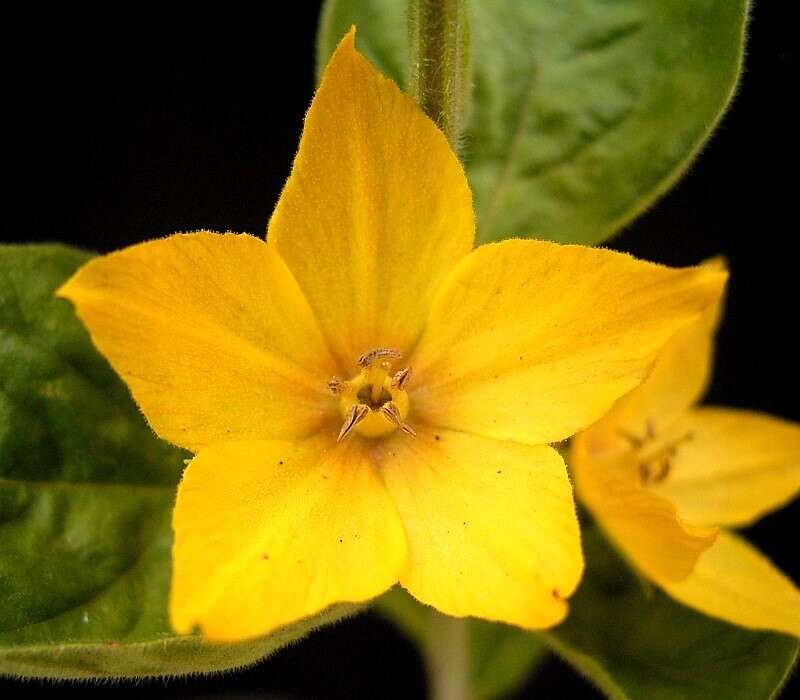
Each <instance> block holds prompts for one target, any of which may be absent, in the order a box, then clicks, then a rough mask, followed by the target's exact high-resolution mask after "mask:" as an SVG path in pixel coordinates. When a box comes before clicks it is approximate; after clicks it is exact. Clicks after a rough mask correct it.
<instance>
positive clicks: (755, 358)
mask: <svg viewBox="0 0 800 700" xmlns="http://www.w3.org/2000/svg"><path fill="white" fill-rule="evenodd" d="M267 5H268V3H265V4H264V7H266V6H267ZM281 5H283V8H282V9H281V11H280V12H278V11H277V10H275V14H271V15H269V16H267V15H265V14H262V13H263V11H264V9H263V7H262V9H261V12H262V13H259V12H257V11H255V10H253V11H251V10H249V9H243V8H242V7H241V6H235V5H233V6H232V5H225V6H219V7H212V6H200V5H194V6H191V7H190V6H189V5H187V6H186V7H185V8H184V9H181V8H180V7H179V6H177V5H175V6H170V7H169V8H168V7H145V6H144V5H142V4H140V3H137V4H134V3H118V4H115V5H111V4H109V5H108V6H107V7H106V9H104V10H98V9H97V8H92V9H91V10H89V9H88V8H86V7H85V6H84V8H83V9H81V8H78V7H72V6H70V8H69V10H68V11H67V10H64V9H62V10H53V9H52V8H48V7H46V6H31V7H30V9H29V10H27V11H25V12H24V13H19V14H17V15H14V16H12V15H10V14H6V16H5V21H4V24H5V28H4V30H3V34H4V36H3V42H2V43H3V48H2V51H3V67H4V70H3V83H2V94H3V103H4V107H3V113H4V115H5V116H6V117H7V118H10V124H9V125H7V126H6V127H5V129H4V139H3V140H4V156H5V157H4V158H3V161H4V171H5V175H6V178H7V179H8V180H9V182H8V184H7V185H6V187H5V195H6V196H5V197H4V200H5V201H4V204H3V216H2V219H1V220H2V229H3V240H4V242H29V241H61V242H65V243H71V244H75V245H79V246H82V247H86V248H90V249H95V250H98V251H109V250H113V249H115V248H119V247H121V246H124V245H127V244H130V243H135V242H138V241H141V240H144V239H147V238H151V237H155V236H161V235H164V234H168V233H171V232H174V231H179V230H183V231H186V230H194V229H200V228H209V229H214V230H227V229H230V230H234V231H248V232H250V233H254V234H263V232H264V230H265V227H266V222H267V219H268V216H269V213H270V211H271V210H272V207H273V206H274V203H275V201H276V198H277V196H278V193H279V191H280V188H281V186H282V184H283V181H284V179H285V177H286V176H287V174H288V172H289V167H290V163H291V158H292V156H293V154H294V149H295V147H296V144H297V139H298V137H299V134H300V129H301V124H302V117H303V114H304V111H305V109H306V108H307V106H308V103H309V101H310V98H311V94H312V90H313V40H314V33H315V30H316V17H317V11H318V3H315V2H296V3H294V5H292V6H291V7H289V9H287V6H288V4H284V3H281ZM791 5H792V3H775V2H772V3H769V2H766V0H761V2H757V3H756V5H755V8H754V10H753V13H752V22H751V24H750V37H749V41H748V56H747V61H746V70H745V74H744V78H743V80H742V84H741V86H740V90H739V93H738V95H737V97H736V100H735V101H734V104H733V107H732V109H731V110H730V111H729V113H728V115H727V116H726V118H725V120H724V121H723V123H722V126H721V128H720V129H719V131H718V132H717V134H716V135H715V136H714V138H713V140H712V141H711V143H710V144H709V145H708V146H707V147H706V148H705V150H704V152H703V153H702V155H701V156H700V158H699V159H698V161H697V162H696V163H695V164H694V165H693V166H692V168H691V170H690V172H689V173H688V174H687V175H686V176H685V177H684V178H683V180H682V181H681V183H680V184H678V185H677V187H676V188H675V189H673V190H672V191H671V192H670V193H669V194H668V195H666V196H665V197H664V198H663V199H661V200H660V202H659V203H658V204H657V205H656V206H655V207H654V208H653V209H651V210H650V211H649V212H647V213H646V214H645V215H643V216H642V217H641V218H640V219H639V220H638V221H637V222H635V223H634V224H633V225H632V226H630V227H629V228H628V229H627V230H626V231H625V232H624V233H623V234H622V235H620V236H619V237H617V238H616V239H615V240H614V241H613V242H612V243H611V245H613V246H614V247H617V248H620V249H624V250H628V251H630V252H633V253H634V254H636V255H638V256H641V257H646V258H650V259H653V260H657V261H660V262H664V263H669V264H674V265H683V264H692V263H696V262H698V261H700V260H702V259H704V258H706V257H709V256H711V255H713V254H717V253H722V254H724V255H725V256H726V257H727V258H728V260H729V263H730V266H731V268H732V272H733V276H732V281H731V285H730V294H729V301H728V313H727V316H726V318H725V321H724V323H723V326H722V330H721V333H720V338H719V350H718V360H717V366H716V376H715V379H714V383H713V386H712V388H711V393H710V397H709V400H710V401H712V402H715V403H723V404H727V405H732V406H740V407H748V408H753V409H758V410H762V411H769V412H772V413H775V414H778V415H782V416H784V417H787V418H790V419H793V420H798V421H800V407H798V403H797V400H796V392H797V388H798V376H800V368H798V363H797V340H796V331H797V328H796V326H797V312H796V307H795V296H796V295H795V289H796V282H797V280H796V278H797V274H798V272H797V264H798V263H797V253H798V245H797V227H796V224H795V221H796V219H795V213H796V211H797V207H798V201H799V200H800V197H799V196H798V193H797V191H796V188H797V174H796V169H797V161H798V149H797V147H796V141H795V128H796V111H795V108H793V107H790V101H791V98H792V97H795V94H793V93H796V92H797V78H796V70H797V53H796V47H795V43H794V42H795V36H794V34H795V32H794V28H795V27H796V24H794V23H793V22H792V21H791V19H790V14H791ZM798 524H800V507H799V506H798V505H797V504H795V505H793V506H790V507H789V508H786V509H784V510H783V511H781V512H779V513H776V514H774V515H771V516H768V517H767V518H765V519H764V520H762V521H761V522H760V523H759V524H758V525H757V526H755V527H754V528H751V529H750V530H749V531H748V533H747V534H748V536H749V537H750V538H751V540H753V541H755V542H757V543H758V544H759V546H760V547H761V548H762V549H763V550H764V551H765V552H766V553H767V554H768V555H769V556H770V557H771V558H772V559H773V560H774V561H775V562H776V563H777V564H778V565H780V566H781V568H783V570H784V571H786V572H787V573H788V574H789V575H790V576H791V577H792V578H793V579H794V580H795V581H798V580H800V558H798V556H797V549H796V544H795V542H796V540H795V533H796V532H797V528H798ZM53 687H54V686H50V685H47V684H40V683H31V684H27V685H24V686H20V685H14V684H12V683H10V682H5V684H3V683H2V682H0V690H8V691H11V693H10V697H18V696H20V695H28V694H33V693H37V692H41V689H42V688H46V689H51V688H53ZM791 687H792V688H793V689H794V691H795V692H796V691H798V690H799V689H800V683H798V682H797V679H795V681H794V683H793V684H792V686H791ZM58 688H59V689H58V690H55V691H52V690H51V692H56V694H71V693H73V692H75V693H80V695H82V696H85V695H87V694H88V695H89V696H100V695H103V696H105V695H106V694H109V691H110V688H109V687H108V686H106V687H104V688H97V687H94V688H93V687H91V686H89V687H81V688H80V689H78V688H76V687H75V686H72V687H70V686H60V687H58ZM12 689H13V690H12ZM113 693H114V694H115V695H118V696H127V697H138V696H140V695H147V696H149V697H183V696H191V697H201V696H202V697H215V696H217V695H219V694H222V693H231V694H233V696H235V697H266V696H270V697H276V696H279V697H314V698H353V697H385V698H389V697H398V698H399V697H421V696H423V694H424V678H423V675H422V670H421V667H420V663H419V660H418V658H417V656H416V652H415V650H414V649H413V647H412V646H411V645H409V644H408V643H407V642H405V641H404V640H403V639H402V638H401V637H400V636H398V635H397V634H396V633H395V632H394V631H393V629H392V628H391V627H390V626H389V625H388V624H387V623H385V622H382V621H381V620H380V619H378V618H377V617H375V616H373V615H364V616H361V617H359V618H357V619H355V620H352V621H348V622H345V623H342V624H339V625H336V626H334V627H332V628H328V629H325V630H322V631H320V632H318V633H316V634H315V635H312V637H311V638H309V639H307V640H305V641H304V642H302V644H300V645H298V646H295V647H293V648H290V649H287V650H284V651H282V652H280V653H278V654H277V655H276V656H274V657H273V658H271V659H270V660H268V661H266V662H264V663H262V664H260V665H258V666H257V667H255V668H253V669H251V670H248V671H245V672H242V673H238V674H234V675H231V676H226V677H223V678H216V679H210V680H208V679H206V680H203V679H199V680H189V681H174V682H169V683H167V682H148V683H144V684H137V685H122V686H118V687H117V688H116V689H115V690H114V691H113ZM570 693H572V694H575V693H577V694H578V696H579V697H594V694H593V691H591V690H590V689H589V688H588V686H587V685H586V684H585V683H584V682H583V681H582V680H580V679H578V678H577V676H575V675H574V674H573V673H572V671H570V670H569V669H567V667H565V666H564V665H562V664H561V663H560V662H558V661H555V660H554V661H552V662H550V663H548V664H547V665H546V666H545V668H544V670H543V672H542V673H540V674H539V676H538V677H537V678H536V679H534V680H532V681H531V682H530V683H529V685H528V686H527V687H526V688H525V689H524V691H522V693H521V694H520V695H519V697H538V698H557V697H564V696H566V695H567V694H570ZM791 694H792V692H791V691H787V697H788V696H790V695H791ZM226 696H227V695H226Z"/></svg>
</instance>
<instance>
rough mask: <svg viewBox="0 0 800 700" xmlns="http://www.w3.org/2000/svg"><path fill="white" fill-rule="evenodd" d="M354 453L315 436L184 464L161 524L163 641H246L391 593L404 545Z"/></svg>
mask: <svg viewBox="0 0 800 700" xmlns="http://www.w3.org/2000/svg"><path fill="white" fill-rule="evenodd" d="M363 448H364V444H363V443H360V442H358V441H355V440H350V441H347V442H343V443H341V444H339V445H334V444H331V442H330V441H329V439H328V438H323V437H316V438H309V439H307V440H305V441H302V442H295V443H291V442H277V441H275V442H272V441H270V442H238V443H227V444H221V445H215V446H213V447H210V448H208V449H207V450H203V451H202V452H201V453H200V454H199V455H198V456H197V457H195V458H194V459H193V460H192V462H191V464H190V465H189V467H188V468H187V469H186V472H185V474H184V477H183V481H182V482H181V485H180V488H179V490H178V501H177V505H176V507H175V514H174V517H173V526H174V529H175V545H174V548H173V578H172V591H171V596H170V617H171V621H172V625H173V627H174V628H175V630H176V631H178V632H179V633H186V632H189V631H191V629H192V628H193V627H194V626H195V625H198V626H199V627H200V628H201V630H202V632H203V634H204V635H205V636H206V637H208V638H209V639H212V640H237V639H245V638H250V637H256V636H259V635H263V634H267V633H268V632H270V631H272V630H274V629H276V628H278V627H281V626H283V625H285V624H288V623H290V622H293V621H295V620H297V619H300V618H302V617H306V616H309V615H313V614H314V613H317V612H319V611H321V610H323V609H325V608H327V607H328V606H330V605H332V604H334V603H338V602H359V601H364V600H368V599H370V598H373V597H375V596H377V595H379V594H380V593H382V592H383V591H385V590H386V589H387V588H389V587H390V586H392V585H393V584H394V583H396V581H397V577H398V574H399V572H400V569H401V567H402V565H403V562H404V560H405V556H406V540H405V534H404V532H403V527H402V525H401V523H400V519H399V517H398V514H397V509H396V508H395V507H394V504H393V503H392V501H391V499H390V498H389V495H388V493H387V492H386V488H385V487H384V485H383V483H382V481H381V479H380V476H379V475H378V473H377V472H376V470H375V467H374V465H373V463H372V462H371V461H370V459H369V457H368V455H367V452H366V450H365V449H363Z"/></svg>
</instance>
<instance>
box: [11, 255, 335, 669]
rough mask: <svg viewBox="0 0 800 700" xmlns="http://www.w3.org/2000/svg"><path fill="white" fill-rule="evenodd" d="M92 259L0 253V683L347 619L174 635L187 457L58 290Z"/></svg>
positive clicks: (185, 653)
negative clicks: (154, 423) (135, 398)
mask: <svg viewBox="0 0 800 700" xmlns="http://www.w3.org/2000/svg"><path fill="white" fill-rule="evenodd" d="M89 257H90V256H89V255H88V254H87V253H84V252H81V251H77V250H75V249H71V248H68V247H65V246H58V245H43V246H2V247H0V674H10V675H16V676H35V677H52V678H85V677H115V676H161V675H170V676H171V675H178V674H185V673H206V672H211V671H218V670H222V669H228V668H233V667H236V666H242V665H245V664H250V663H254V662H255V661H257V660H259V659H260V658H263V657H264V656H266V655H267V654H269V653H270V652H272V651H274V650H275V649H277V648H279V647H281V646H283V645H285V644H286V643H287V642H289V641H291V640H294V639H297V638H298V637H300V636H302V635H303V634H305V633H307V632H308V631H309V630H310V629H311V628H312V627H313V626H318V625H319V624H321V623H323V622H326V621H328V620H332V619H335V618H336V617H339V616H341V615H342V614H344V613H345V612H347V611H348V610H349V609H350V608H337V609H332V610H330V611H328V613H327V614H326V615H325V616H324V617H320V618H314V619H311V620H307V621H303V622H301V623H299V624H297V625H295V626H293V627H289V628H286V629H284V630H281V631H280V632H279V633H277V634H275V635H272V636H270V637H267V638H263V639H258V640H255V641H252V642H247V643H239V644H229V645H211V644H208V643H205V642H203V641H202V640H201V639H200V638H199V637H197V636H183V637H179V636H176V635H174V634H173V633H172V632H171V630H170V628H169V625H168V622H167V614H166V611H167V593H168V590H169V577H170V547H171V539H172V532H171V527H170V515H171V510H172V503H173V499H174V495H175V488H176V484H177V482H178V479H179V477H180V473H181V470H182V468H183V459H184V457H186V456H187V455H185V454H184V453H182V452H180V451H179V450H177V449H175V448H173V447H170V446H169V445H167V444H166V443H164V442H162V441H160V440H158V439H157V438H156V437H155V436H154V435H153V434H152V433H151V431H150V429H149V428H148V427H147V425H146V424H145V422H144V420H143V419H142V417H141V415H140V414H139V412H138V410H137V409H136V406H135V405H134V404H133V402H132V401H131V399H130V397H129V395H128V391H127V389H126V388H125V386H124V385H123V384H122V383H121V382H120V381H119V379H118V378H117V377H116V375H115V374H114V372H113V371H112V370H111V368H110V367H109V366H108V364H107V363H106V362H105V361H104V360H103V359H102V358H101V357H100V356H99V355H98V353H97V352H95V350H94V348H93V347H92V345H91V342H90V341H89V338H88V336H87V334H86V332H85V331H84V329H83V327H82V326H81V324H80V323H79V322H78V321H77V320H76V318H75V316H74V313H73V311H72V308H71V306H70V305H69V304H68V303H67V302H66V301H64V300H61V299H56V298H55V297H54V296H53V292H54V290H55V289H56V288H57V287H58V286H59V285H60V284H61V283H62V282H63V281H64V280H65V279H66V278H67V277H69V276H70V275H71V274H72V272H73V271H74V270H75V269H76V268H77V267H78V266H79V265H81V264H82V263H83V262H85V261H86V260H87V259H88V258H89Z"/></svg>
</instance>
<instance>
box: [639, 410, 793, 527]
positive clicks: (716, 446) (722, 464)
mask: <svg viewBox="0 0 800 700" xmlns="http://www.w3.org/2000/svg"><path fill="white" fill-rule="evenodd" d="M670 435H672V436H676V437H680V436H682V435H689V436H690V439H688V440H686V441H685V442H682V443H681V445H680V447H678V449H677V452H676V453H675V456H674V457H673V459H672V466H671V469H670V472H669V476H668V477H667V478H666V479H665V480H664V481H662V482H660V483H659V484H657V485H655V486H654V487H653V488H654V489H655V490H656V491H657V492H658V493H660V494H662V495H663V496H664V497H666V498H669V499H670V500H672V501H674V502H675V504H676V505H677V506H678V510H679V512H680V513H681V515H682V516H683V517H684V518H686V519H687V520H689V521H690V522H693V523H697V524H701V525H702V524H709V525H736V526H742V525H748V524H750V523H752V522H754V521H755V520H758V518H760V517H761V516H762V515H764V514H766V513H769V512H770V511H772V510H775V509H777V508H780V507H781V506H783V505H784V504H785V503H787V502H788V501H790V500H791V499H792V498H794V497H795V496H796V495H797V493H798V491H800V425H798V424H796V423H791V422H789V421H785V420H781V419H780V418H774V417H772V416H768V415H766V414H763V413H757V412H755V411H742V410H735V409H731V408H716V407H714V408H711V407H709V408H699V409H695V410H692V411H687V412H686V413H685V414H684V415H683V416H681V418H679V419H678V420H677V421H675V422H673V423H672V424H671V425H670V428H669V434H667V435H665V439H667V440H669V438H670Z"/></svg>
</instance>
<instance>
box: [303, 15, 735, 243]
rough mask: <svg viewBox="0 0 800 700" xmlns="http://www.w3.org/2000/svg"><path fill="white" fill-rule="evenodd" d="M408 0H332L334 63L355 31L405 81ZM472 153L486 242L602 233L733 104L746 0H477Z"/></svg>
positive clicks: (644, 202) (325, 46)
mask: <svg viewBox="0 0 800 700" xmlns="http://www.w3.org/2000/svg"><path fill="white" fill-rule="evenodd" d="M404 7H405V0H327V1H326V3H325V5H324V8H323V14H322V21H321V23H320V31H319V36H318V51H317V55H318V61H319V64H320V65H324V63H325V62H326V61H327V58H328V56H329V55H330V53H331V51H332V50H333V47H334V46H335V45H336V42H337V41H338V40H339V39H340V38H341V37H342V35H343V34H344V32H345V30H346V29H347V28H348V27H349V26H350V25H351V24H356V25H357V26H358V29H359V33H358V45H359V47H360V48H361V50H363V51H364V52H365V53H366V55H367V56H368V57H369V58H370V59H371V60H372V61H373V62H374V63H375V64H376V65H377V66H378V68H380V69H381V70H382V71H384V72H385V73H386V74H387V75H389V76H390V77H392V78H394V79H395V80H397V81H398V82H400V84H401V85H403V84H405V77H406V75H405V68H404V66H405V65H406V60H407V48H406V41H405V33H406V23H405V20H404ZM471 8H472V20H471V26H472V36H473V42H474V43H473V48H472V60H473V70H474V96H473V103H472V113H471V116H470V120H469V125H468V129H467V132H466V136H465V147H464V159H465V161H466V165H467V173H468V175H469V180H470V184H471V186H472V189H473V193H474V196H475V207H476V211H477V213H478V241H479V242H486V241H491V240H497V239H500V238H504V237H509V236H534V237H537V238H546V239H550V240H554V241H560V242H573V243H597V242H600V241H602V240H605V239H607V238H608V237H610V236H612V235H613V234H614V233H616V232H617V231H619V229H620V228H621V227H623V226H624V225H625V224H627V223H628V222H629V221H631V220H632V219H633V218H634V217H635V216H637V215H638V214H639V213H640V212H641V211H642V210H643V209H645V208H646V207H648V206H650V205H651V204H652V203H653V201H654V200H655V199H656V198H657V197H659V196H660V195H661V194H662V193H663V192H664V191H665V190H666V189H668V188H669V187H670V186H671V185H672V184H673V183H674V182H675V180H676V179H677V178H678V177H679V176H680V174H681V173H682V172H683V171H684V170H685V169H686V168H687V167H688V165H689V164H690V162H691V161H692V159H693V158H694V156H695V155H696V154H697V152H698V150H699V149H700V148H701V146H702V144H703V143H704V142H705V140H706V139H707V138H708V137H709V135H710V134H711V132H712V131H713V129H714V127H715V126H716V124H717V122H718V120H719V118H720V117H721V115H722V113H723V112H724V110H725V108H726V106H727V104H728V103H729V101H730V99H731V96H732V94H733V91H734V89H735V86H736V82H737V79H738V75H739V72H740V68H741V62H742V50H743V44H744V28H745V20H746V16H747V1H746V0H579V1H578V2H561V1H560V0H493V1H492V2H473V3H471Z"/></svg>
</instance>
